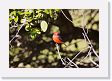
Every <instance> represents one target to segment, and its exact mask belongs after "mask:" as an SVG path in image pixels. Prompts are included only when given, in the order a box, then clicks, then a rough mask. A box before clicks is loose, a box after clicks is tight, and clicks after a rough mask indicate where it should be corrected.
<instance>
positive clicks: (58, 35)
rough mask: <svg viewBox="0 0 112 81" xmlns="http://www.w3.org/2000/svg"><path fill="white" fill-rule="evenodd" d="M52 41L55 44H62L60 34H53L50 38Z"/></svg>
mask: <svg viewBox="0 0 112 81" xmlns="http://www.w3.org/2000/svg"><path fill="white" fill-rule="evenodd" d="M52 39H53V41H54V42H55V43H57V44H62V43H64V42H63V41H62V38H61V37H60V34H59V33H58V32H54V34H53V37H52Z"/></svg>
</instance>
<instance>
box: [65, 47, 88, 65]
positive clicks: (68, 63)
mask: <svg viewBox="0 0 112 81" xmlns="http://www.w3.org/2000/svg"><path fill="white" fill-rule="evenodd" d="M86 49H88V48H84V49H82V50H81V51H79V52H78V53H77V54H76V55H75V57H74V58H73V59H72V60H71V61H73V60H75V59H76V58H77V56H78V55H80V53H81V52H83V51H84V50H86ZM70 63H71V62H69V63H68V64H66V66H65V67H67V66H68V65H70Z"/></svg>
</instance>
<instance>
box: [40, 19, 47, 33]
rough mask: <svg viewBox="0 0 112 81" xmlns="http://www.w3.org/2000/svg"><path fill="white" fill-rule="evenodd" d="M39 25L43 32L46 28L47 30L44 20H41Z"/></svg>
mask: <svg viewBox="0 0 112 81" xmlns="http://www.w3.org/2000/svg"><path fill="white" fill-rule="evenodd" d="M40 26H41V30H42V31H43V32H46V30H47V28H48V24H47V22H46V21H42V22H41V23H40Z"/></svg>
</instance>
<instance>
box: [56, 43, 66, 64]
mask: <svg viewBox="0 0 112 81" xmlns="http://www.w3.org/2000/svg"><path fill="white" fill-rule="evenodd" d="M56 48H57V52H58V55H59V58H60V59H61V62H62V64H63V65H65V63H64V61H63V59H62V57H61V54H60V52H59V45H58V44H57V43H56Z"/></svg>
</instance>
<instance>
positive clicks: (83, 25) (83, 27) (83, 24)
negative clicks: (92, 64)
mask: <svg viewBox="0 0 112 81" xmlns="http://www.w3.org/2000/svg"><path fill="white" fill-rule="evenodd" d="M82 15H83V17H82V29H83V32H84V36H85V37H86V39H87V40H88V42H89V44H90V45H91V47H92V50H93V52H94V54H95V55H96V56H97V58H98V59H99V56H98V55H97V53H96V51H95V50H94V48H93V45H92V43H91V41H90V40H89V37H88V35H87V33H86V31H85V23H84V19H85V14H84V13H82Z"/></svg>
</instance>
